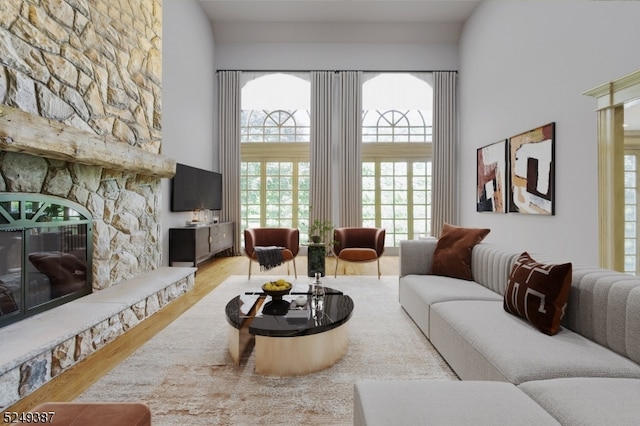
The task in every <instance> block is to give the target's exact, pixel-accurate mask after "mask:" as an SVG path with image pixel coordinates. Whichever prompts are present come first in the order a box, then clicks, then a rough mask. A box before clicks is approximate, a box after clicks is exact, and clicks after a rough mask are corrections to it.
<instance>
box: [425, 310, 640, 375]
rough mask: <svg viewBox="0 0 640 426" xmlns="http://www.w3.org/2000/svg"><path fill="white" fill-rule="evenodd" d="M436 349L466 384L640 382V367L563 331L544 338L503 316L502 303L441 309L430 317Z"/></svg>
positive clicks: (565, 330) (518, 318) (531, 329)
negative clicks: (563, 380)
mask: <svg viewBox="0 0 640 426" xmlns="http://www.w3.org/2000/svg"><path fill="white" fill-rule="evenodd" d="M429 335H430V340H431V343H433V345H434V346H435V347H436V349H438V351H439V352H440V353H441V354H442V356H443V357H444V358H445V359H446V360H447V362H448V363H449V365H450V366H451V367H452V368H453V369H454V370H455V372H456V373H457V374H458V375H459V376H460V377H461V378H462V379H464V380H475V379H480V380H502V381H508V382H511V383H515V384H520V383H523V382H527V381H531V380H542V379H552V378H557V377H634V378H640V365H638V364H636V363H634V362H633V361H631V360H629V359H628V358H625V357H623V356H621V355H619V354H617V353H615V352H613V351H611V350H610V349H607V348H605V347H604V346H601V345H599V344H597V343H595V342H593V341H591V340H589V339H587V338H585V337H583V336H581V335H579V334H577V333H574V332H572V331H570V330H568V329H566V328H562V329H561V330H560V332H558V334H556V335H555V336H548V335H546V334H543V333H540V332H539V331H538V330H536V329H534V328H533V327H531V325H530V324H529V323H527V322H526V321H525V320H524V319H522V318H520V317H516V316H514V315H511V314H509V313H507V312H505V311H504V309H503V308H502V302H491V301H476V300H461V301H453V302H443V303H436V304H434V305H432V306H431V311H430V317H429Z"/></svg>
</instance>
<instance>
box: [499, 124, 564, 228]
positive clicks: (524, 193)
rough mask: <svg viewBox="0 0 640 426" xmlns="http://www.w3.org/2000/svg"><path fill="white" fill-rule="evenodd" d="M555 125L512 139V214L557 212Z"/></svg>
mask: <svg viewBox="0 0 640 426" xmlns="http://www.w3.org/2000/svg"><path fill="white" fill-rule="evenodd" d="M555 127H556V126H555V123H554V122H552V123H549V124H545V125H544V126H540V127H536V128H535V129H532V130H529V131H527V132H523V133H520V134H518V135H515V136H512V137H511V138H509V159H508V161H509V213H520V214H533V215H548V216H550V215H555Z"/></svg>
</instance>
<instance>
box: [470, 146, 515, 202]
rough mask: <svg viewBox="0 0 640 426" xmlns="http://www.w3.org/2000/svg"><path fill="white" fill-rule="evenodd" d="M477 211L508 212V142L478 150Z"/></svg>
mask: <svg viewBox="0 0 640 426" xmlns="http://www.w3.org/2000/svg"><path fill="white" fill-rule="evenodd" d="M476 164H477V171H478V177H477V189H476V211H478V212H496V213H506V212H507V204H506V201H507V195H506V194H507V173H508V172H507V141H506V140H503V141H500V142H496V143H492V144H491V145H487V146H483V147H482V148H478V152H477V163H476Z"/></svg>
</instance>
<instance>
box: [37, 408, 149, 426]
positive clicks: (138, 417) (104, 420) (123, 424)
mask: <svg viewBox="0 0 640 426" xmlns="http://www.w3.org/2000/svg"><path fill="white" fill-rule="evenodd" d="M31 412H32V413H45V412H46V413H53V414H52V415H49V416H48V420H49V421H47V422H46V423H47V424H52V425H58V426H81V425H100V426H151V411H150V410H149V407H148V406H147V405H146V404H142V403H121V402H117V403H109V402H90V403H75V402H47V403H45V404H41V405H38V406H37V407H36V408H34V409H33V410H32V411H31Z"/></svg>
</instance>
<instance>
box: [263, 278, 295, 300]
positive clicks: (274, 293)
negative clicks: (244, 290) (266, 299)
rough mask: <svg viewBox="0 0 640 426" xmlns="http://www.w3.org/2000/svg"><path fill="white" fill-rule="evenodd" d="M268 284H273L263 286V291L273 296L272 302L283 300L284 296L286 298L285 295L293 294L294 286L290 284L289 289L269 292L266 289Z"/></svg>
mask: <svg viewBox="0 0 640 426" xmlns="http://www.w3.org/2000/svg"><path fill="white" fill-rule="evenodd" d="M267 284H271V283H265V284H263V285H262V291H263V292H265V294H267V295H269V296H271V299H272V300H282V296H284V295H285V294H289V293H290V292H291V289H292V288H293V285H292V284H291V283H289V282H288V283H287V285H288V287H286V288H283V289H278V290H268V289H266V288H265V286H266V285H267Z"/></svg>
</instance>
